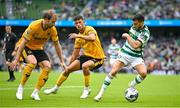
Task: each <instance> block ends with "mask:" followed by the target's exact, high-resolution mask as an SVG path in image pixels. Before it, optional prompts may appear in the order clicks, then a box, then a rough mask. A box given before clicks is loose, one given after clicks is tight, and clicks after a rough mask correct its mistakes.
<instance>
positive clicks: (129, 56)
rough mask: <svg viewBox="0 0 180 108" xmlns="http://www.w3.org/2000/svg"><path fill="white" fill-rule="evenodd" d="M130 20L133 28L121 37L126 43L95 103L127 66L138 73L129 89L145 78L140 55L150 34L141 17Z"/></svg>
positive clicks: (144, 67)
mask: <svg viewBox="0 0 180 108" xmlns="http://www.w3.org/2000/svg"><path fill="white" fill-rule="evenodd" d="M132 20H133V26H132V27H131V29H130V30H129V33H123V34H122V37H123V38H124V39H126V43H125V44H124V46H123V47H122V49H121V51H120V53H119V55H118V58H117V60H116V61H115V63H114V64H113V66H112V70H111V72H110V73H109V74H108V75H107V76H106V78H105V80H104V83H103V85H102V87H101V89H100V91H99V93H98V95H97V96H96V97H95V98H94V99H95V100H96V101H100V99H101V98H102V96H103V94H104V91H105V89H106V88H107V87H108V86H109V85H110V83H111V81H112V79H113V78H114V77H115V76H116V74H117V73H118V72H119V71H120V70H121V69H122V68H123V67H124V66H126V65H128V64H130V65H131V66H132V67H134V69H136V71H137V72H138V75H137V76H136V77H135V79H134V80H132V81H131V82H130V83H129V87H130V88H132V89H134V88H135V86H136V85H137V84H139V83H141V82H142V81H143V80H144V79H145V78H146V75H147V68H146V66H145V63H144V60H143V59H142V53H143V49H144V47H145V46H146V44H147V42H148V40H149V38H150V32H149V30H148V27H147V26H145V25H144V16H143V15H141V14H137V15H135V16H134V17H133V19H132Z"/></svg>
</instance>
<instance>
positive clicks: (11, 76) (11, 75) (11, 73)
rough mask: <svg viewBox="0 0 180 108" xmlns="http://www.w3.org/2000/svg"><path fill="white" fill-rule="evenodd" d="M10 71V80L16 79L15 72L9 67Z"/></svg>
mask: <svg viewBox="0 0 180 108" xmlns="http://www.w3.org/2000/svg"><path fill="white" fill-rule="evenodd" d="M8 71H9V76H10V78H9V79H13V78H15V77H14V71H12V70H11V69H10V67H9V66H8Z"/></svg>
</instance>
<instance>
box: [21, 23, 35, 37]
mask: <svg viewBox="0 0 180 108" xmlns="http://www.w3.org/2000/svg"><path fill="white" fill-rule="evenodd" d="M34 32H35V31H34V30H33V26H32V25H29V27H28V28H27V29H26V30H25V32H24V33H23V37H24V38H25V39H27V40H31V39H32V37H33V34H34Z"/></svg>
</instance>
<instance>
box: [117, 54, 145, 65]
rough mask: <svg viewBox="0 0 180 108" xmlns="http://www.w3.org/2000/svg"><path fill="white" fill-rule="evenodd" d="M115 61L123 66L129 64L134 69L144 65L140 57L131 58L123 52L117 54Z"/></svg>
mask: <svg viewBox="0 0 180 108" xmlns="http://www.w3.org/2000/svg"><path fill="white" fill-rule="evenodd" d="M117 60H119V61H121V62H123V63H124V64H125V65H129V64H130V65H131V66H132V67H135V66H136V65H139V64H145V63H144V60H143V59H142V58H141V57H133V56H130V55H128V54H126V53H123V52H120V53H119V55H118V57H117Z"/></svg>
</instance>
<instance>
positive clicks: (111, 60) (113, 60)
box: [109, 58, 117, 66]
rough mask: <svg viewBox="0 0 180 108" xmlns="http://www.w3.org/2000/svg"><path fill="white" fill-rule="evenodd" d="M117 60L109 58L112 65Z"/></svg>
mask: <svg viewBox="0 0 180 108" xmlns="http://www.w3.org/2000/svg"><path fill="white" fill-rule="evenodd" d="M116 60H117V59H112V58H111V59H110V60H109V63H110V65H111V66H112V65H113V64H114V62H115V61H116Z"/></svg>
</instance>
